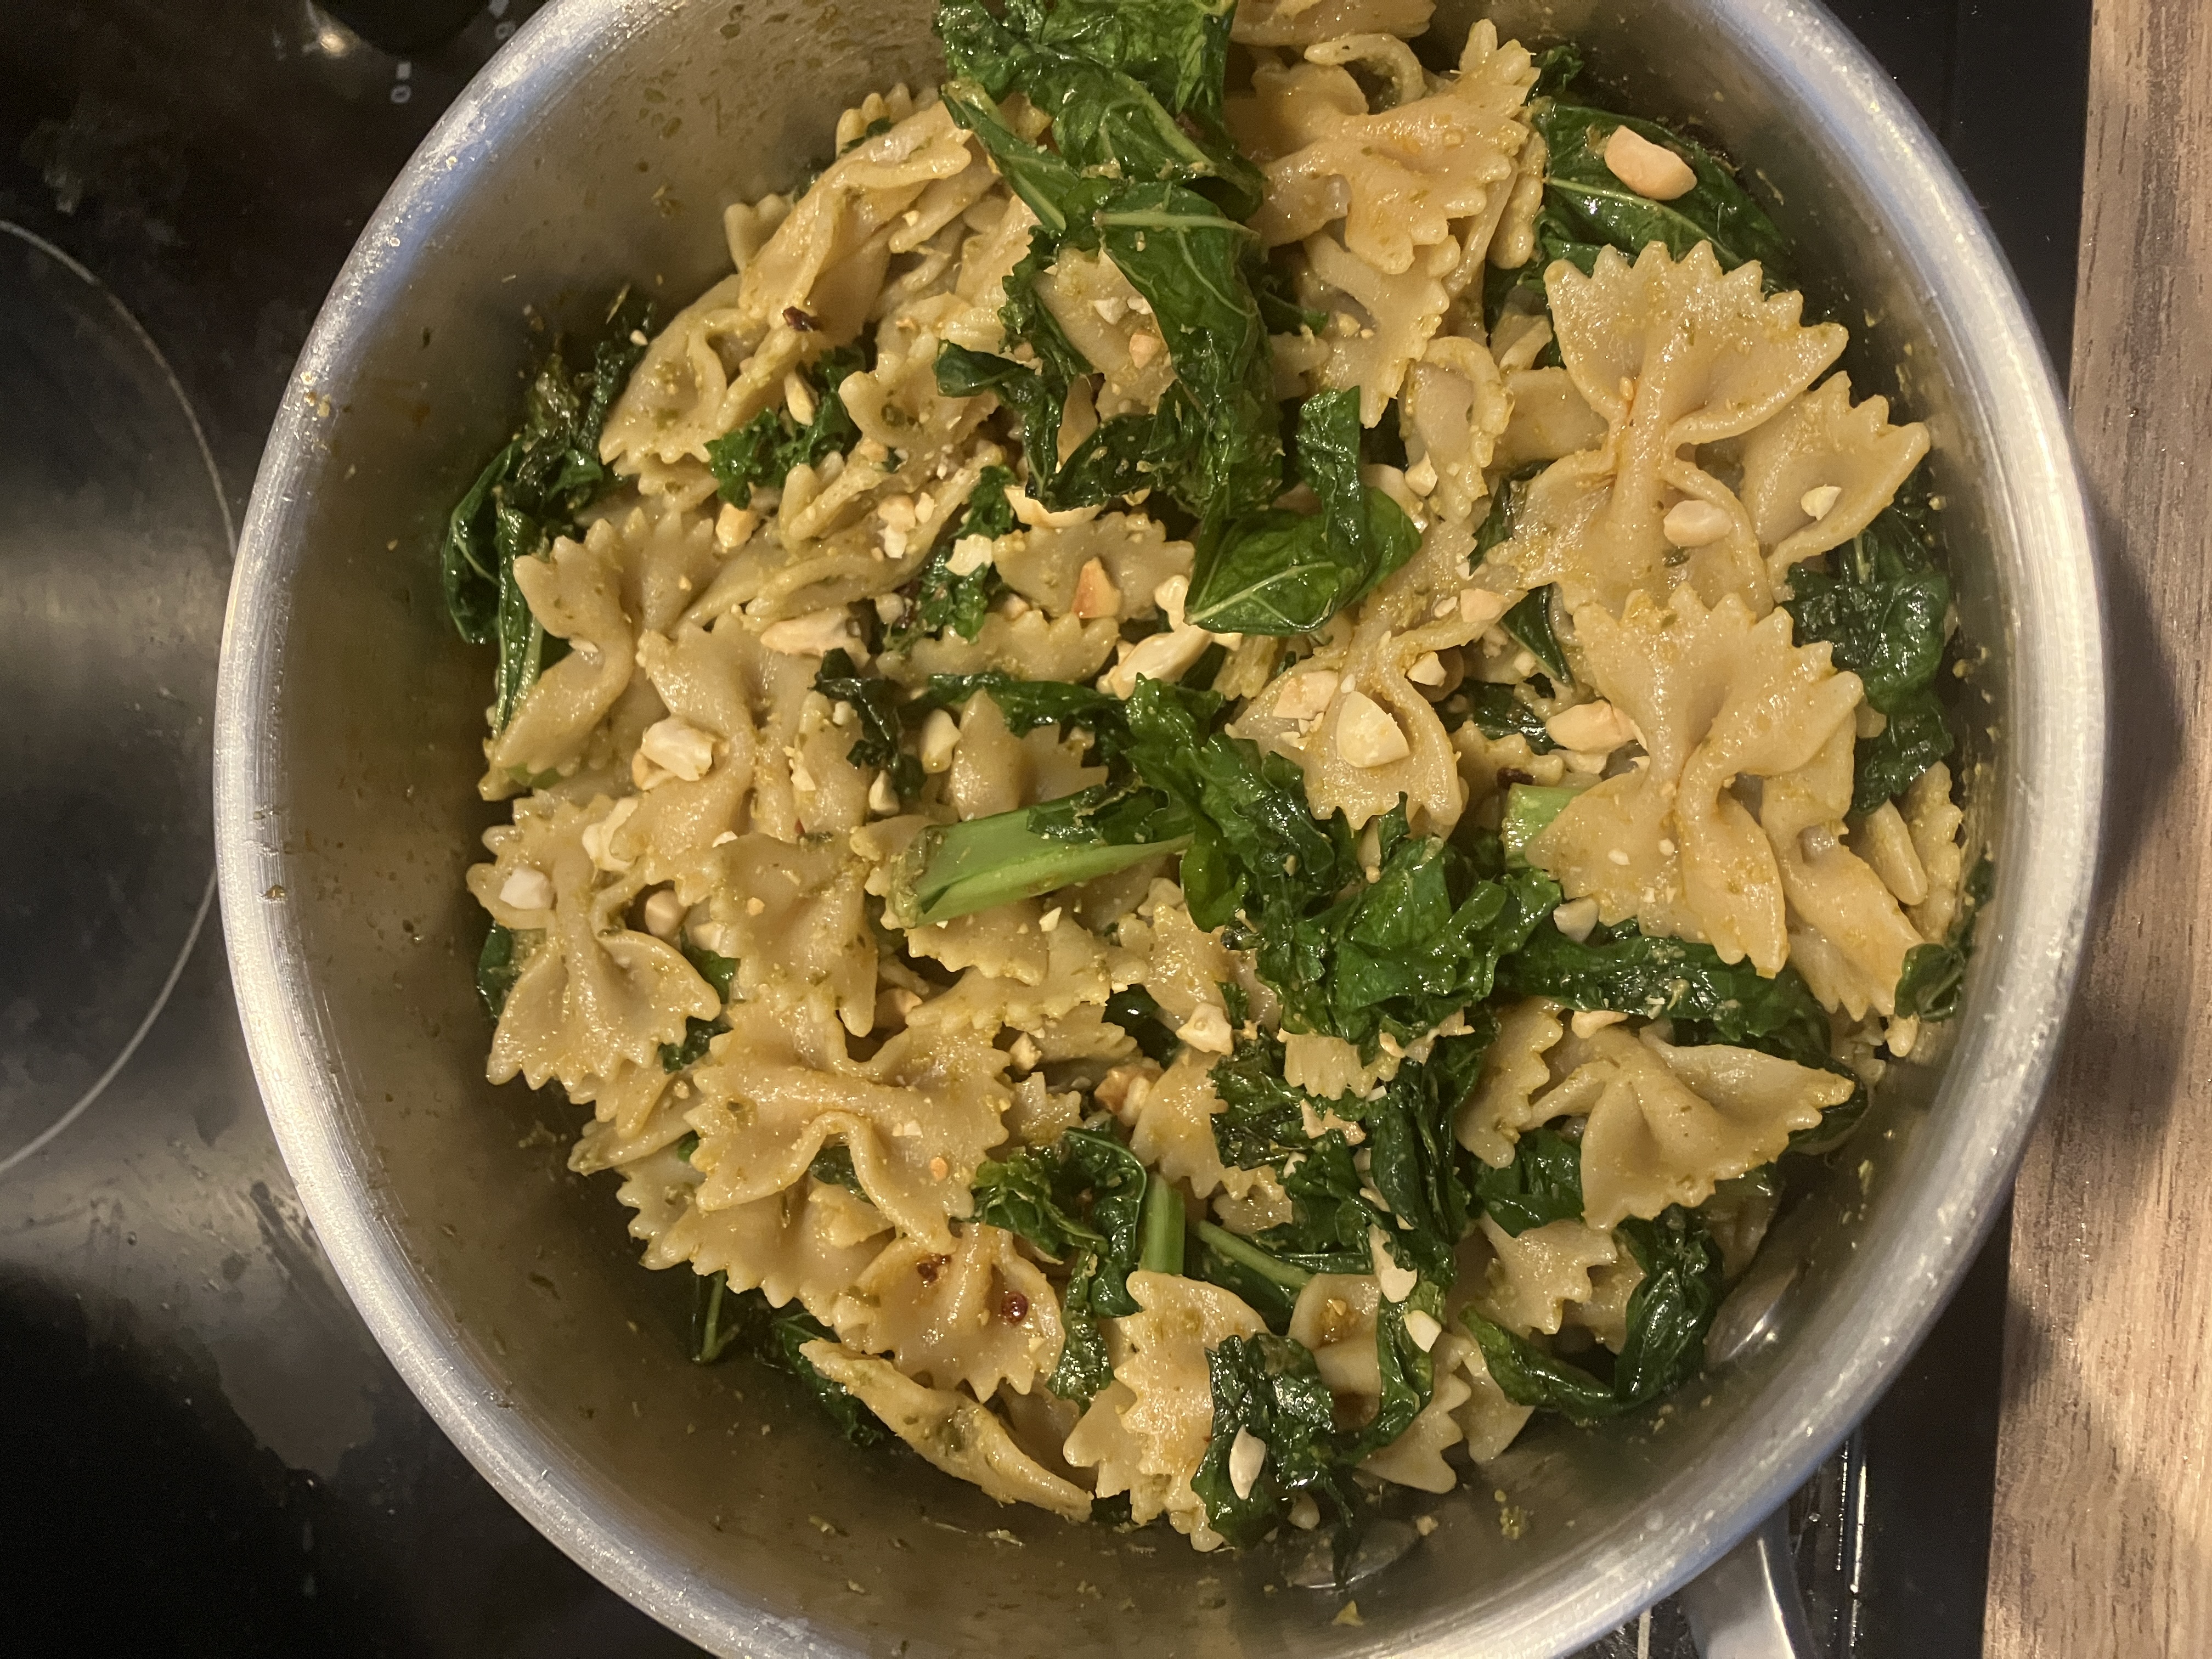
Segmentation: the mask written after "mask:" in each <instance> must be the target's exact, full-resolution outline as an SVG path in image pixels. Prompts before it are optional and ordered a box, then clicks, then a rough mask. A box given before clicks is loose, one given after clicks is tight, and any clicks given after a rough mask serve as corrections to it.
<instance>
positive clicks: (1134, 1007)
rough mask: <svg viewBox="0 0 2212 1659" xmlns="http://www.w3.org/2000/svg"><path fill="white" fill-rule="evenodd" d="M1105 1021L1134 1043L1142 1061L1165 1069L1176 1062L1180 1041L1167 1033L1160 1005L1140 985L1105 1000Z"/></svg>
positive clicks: (1171, 1032)
mask: <svg viewBox="0 0 2212 1659" xmlns="http://www.w3.org/2000/svg"><path fill="white" fill-rule="evenodd" d="M1105 1017H1106V1018H1107V1019H1109V1020H1110V1021H1111V1022H1112V1023H1113V1024H1116V1025H1118V1026H1120V1027H1121V1029H1122V1030H1124V1031H1127V1033H1128V1034H1129V1035H1130V1036H1132V1037H1133V1038H1134V1039H1135V1040H1136V1044H1137V1047H1138V1048H1140V1049H1142V1050H1143V1051H1144V1054H1145V1057H1146V1059H1147V1060H1152V1061H1153V1062H1154V1063H1155V1064H1157V1065H1160V1066H1165V1065H1167V1064H1168V1063H1169V1062H1170V1060H1173V1059H1174V1058H1175V1051H1176V1048H1178V1047H1180V1046H1181V1043H1182V1039H1180V1038H1179V1037H1177V1036H1176V1034H1175V1033H1174V1032H1173V1031H1172V1030H1169V1029H1168V1023H1167V1021H1166V1020H1165V1019H1164V1018H1162V1015H1161V1010H1160V1005H1159V1003H1158V1001H1157V1000H1155V999H1154V998H1153V996H1152V993H1151V992H1150V991H1147V990H1146V988H1145V987H1143V986H1141V985H1130V986H1125V987H1123V988H1121V990H1119V991H1116V992H1115V993H1114V994H1113V995H1112V996H1110V997H1108V998H1107V999H1106V1013H1105Z"/></svg>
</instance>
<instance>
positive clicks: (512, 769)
mask: <svg viewBox="0 0 2212 1659" xmlns="http://www.w3.org/2000/svg"><path fill="white" fill-rule="evenodd" d="M514 582H515V586H517V587H519V588H520V590H521V591H522V596H523V598H524V599H527V600H528V601H529V603H530V611H531V615H532V616H533V617H536V618H537V619H538V625H539V626H540V627H542V628H544V630H545V631H546V632H547V633H548V634H550V635H553V636H554V637H555V638H556V639H562V640H566V641H568V644H569V647H570V648H569V651H568V654H567V655H566V656H564V657H562V659H561V660H560V661H558V662H556V663H555V664H554V665H552V666H551V667H550V668H548V669H547V670H545V671H544V673H542V674H540V675H539V676H538V678H537V679H536V680H535V681H533V682H532V684H531V686H530V688H529V690H526V691H525V692H524V693H523V694H522V701H521V702H520V704H519V705H518V706H517V707H516V708H515V711H514V717H513V719H512V720H508V721H507V727H506V729H505V730H504V731H502V732H499V733H498V734H497V735H496V736H495V737H493V738H490V739H489V741H487V742H486V743H485V744H484V760H485V763H486V766H485V770H484V775H483V782H481V783H480V784H479V785H478V786H477V792H478V793H480V794H482V795H483V798H484V799H486V800H501V799H506V798H507V796H510V795H512V794H513V793H516V791H517V790H518V789H520V788H521V787H526V784H527V783H528V781H530V780H532V779H536V778H542V777H550V776H553V775H558V774H559V773H560V772H561V771H562V769H564V768H565V769H569V770H571V771H573V770H574V769H576V767H577V766H578V765H579V764H580V763H581V762H582V761H583V759H584V756H585V750H586V747H587V746H588V745H589V744H590V743H591V740H592V734H593V733H594V732H597V731H598V730H599V722H600V721H601V720H604V719H605V717H606V715H607V713H608V711H609V710H611V709H612V708H614V706H615V702H616V700H617V698H619V697H620V696H622V694H623V691H624V690H626V689H627V688H628V686H629V681H630V675H631V672H632V671H633V670H634V669H635V665H636V660H635V653H636V648H637V641H636V635H635V633H634V632H633V631H632V628H631V623H630V618H629V614H628V613H627V612H626V611H624V609H623V593H622V586H623V549H622V546H621V538H620V536H619V534H618V532H617V531H616V529H615V527H614V526H612V525H611V524H609V523H607V522H606V521H605V520H602V521H600V522H599V523H598V524H595V525H593V526H592V527H591V529H590V530H589V531H587V532H586V533H585V538H584V539H583V540H582V541H580V542H579V541H574V540H572V539H571V538H568V537H566V536H563V537H562V538H560V539H559V540H558V541H556V542H555V543H554V544H553V549H552V551H551V552H550V553H549V554H547V555H546V556H544V558H542V559H535V558H531V559H517V560H516V561H515V562H514Z"/></svg>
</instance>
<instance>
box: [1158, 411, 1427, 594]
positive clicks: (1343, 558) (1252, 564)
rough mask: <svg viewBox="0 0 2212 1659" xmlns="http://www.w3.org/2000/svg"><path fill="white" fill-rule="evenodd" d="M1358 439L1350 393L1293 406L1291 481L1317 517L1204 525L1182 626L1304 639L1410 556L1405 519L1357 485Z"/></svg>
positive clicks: (1415, 536)
mask: <svg viewBox="0 0 2212 1659" xmlns="http://www.w3.org/2000/svg"><path fill="white" fill-rule="evenodd" d="M1359 435H1360V428H1359V392H1358V390H1357V389H1356V388H1348V389H1346V390H1343V391H1339V392H1321V393H1318V394H1317V395H1316V396H1314V397H1311V398H1307V399H1306V400H1305V402H1304V404H1301V405H1300V406H1299V409H1298V440H1297V467H1298V475H1299V477H1302V478H1304V481H1305V482H1306V483H1307V485H1308V486H1309V487H1310V489H1312V490H1313V492H1314V494H1315V495H1318V496H1319V497H1320V498H1321V501H1322V511H1321V512H1319V513H1293V512H1290V511H1288V510H1287V509H1285V508H1279V507H1270V508H1268V509H1267V510H1266V511H1264V512H1261V513H1255V514H1253V515H1252V516H1250V517H1249V518H1244V519H1239V520H1234V521H1233V522H1231V521H1225V520H1215V521H1213V522H1212V523H1211V524H1209V526H1207V530H1206V533H1205V534H1204V535H1202V536H1201V538H1200V547H1199V550H1198V555H1197V558H1196V562H1195V570H1196V574H1195V575H1194V577H1193V579H1192V582H1191V588H1190V596H1189V599H1188V601H1187V602H1186V605H1185V610H1186V613H1187V614H1188V617H1189V618H1190V620H1191V621H1193V622H1194V623H1198V624H1199V625H1200V627H1203V628H1207V629H1212V630H1213V631H1214V632H1215V633H1217V634H1239V633H1241V634H1310V633H1312V632H1313V631H1314V630H1315V629H1317V628H1319V627H1321V625H1322V623H1325V622H1327V621H1328V619H1329V618H1330V617H1333V616H1334V615H1335V614H1336V613H1337V612H1338V611H1341V610H1342V609H1343V608H1344V607H1345V606H1346V605H1351V604H1353V603H1355V602H1356V601H1358V599H1362V598H1363V597H1364V596H1365V595H1366V594H1367V593H1369V592H1371V591H1372V590H1373V589H1374V587H1375V585H1376V583H1377V582H1379V581H1381V580H1383V578H1384V577H1385V576H1387V575H1389V574H1390V573H1391V572H1392V571H1394V570H1395V569H1397V568H1399V567H1400V566H1401V565H1402V564H1404V563H1405V562H1406V561H1407V560H1408V559H1410V558H1411V557H1413V553H1414V550H1416V549H1417V548H1419V545H1420V541H1421V535H1420V532H1419V531H1418V530H1416V529H1415V528H1414V527H1413V520H1411V519H1409V518H1407V516H1406V511H1405V509H1404V508H1403V507H1400V506H1399V505H1398V503H1397V502H1395V501H1392V500H1391V499H1390V498H1389V496H1388V495H1384V494H1383V492H1382V491H1381V490H1379V489H1374V488H1373V487H1371V486H1365V485H1362V484H1361V483H1360V482H1359Z"/></svg>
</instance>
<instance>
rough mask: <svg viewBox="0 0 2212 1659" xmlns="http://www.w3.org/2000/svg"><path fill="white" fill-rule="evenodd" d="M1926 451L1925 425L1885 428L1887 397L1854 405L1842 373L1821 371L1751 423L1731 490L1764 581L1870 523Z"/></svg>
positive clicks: (1777, 578) (1781, 576) (1778, 579)
mask: <svg viewBox="0 0 2212 1659" xmlns="http://www.w3.org/2000/svg"><path fill="white" fill-rule="evenodd" d="M1927 453H1928V428H1926V427H1924V426H1923V425H1922V424H1921V423H1920V422H1917V421H1914V422H1911V424H1910V425H1906V426H1892V425H1891V424H1890V423H1889V400H1888V399H1887V398H1868V399H1867V400H1866V401H1865V402H1864V403H1863V404H1853V403H1852V402H1851V377H1850V375H1848V374H1832V375H1830V376H1829V377H1828V378H1827V379H1826V380H1823V381H1822V382H1821V383H1820V386H1819V388H1818V389H1817V390H1815V391H1813V392H1808V393H1806V395H1805V396H1803V397H1802V398H1798V399H1797V400H1796V402H1795V403H1792V404H1790V405H1789V406H1788V407H1787V408H1785V409H1784V410H1783V411H1782V412H1781V413H1780V414H1779V415H1778V416H1775V417H1774V418H1773V419H1772V420H1771V421H1769V422H1766V423H1765V425H1764V426H1761V427H1759V428H1757V429H1756V430H1755V431H1753V433H1752V434H1751V435H1749V436H1747V438H1746V439H1745V440H1744V441H1743V483H1742V487H1741V495H1742V497H1743V504H1744V507H1745V508H1746V509H1747V511H1748V512H1749V513H1751V522H1752V526H1753V529H1755V530H1756V531H1757V532H1759V545H1760V546H1761V547H1763V548H1765V550H1766V574H1767V577H1768V579H1769V580H1771V581H1772V582H1773V583H1774V584H1775V585H1776V586H1780V585H1781V584H1782V583H1783V582H1784V581H1785V580H1788V578H1789V574H1790V567H1791V566H1792V565H1795V564H1797V563H1799V562H1802V561H1803V560H1806V559H1810V558H1814V557H1816V556H1819V555H1820V554H1822V553H1825V552H1826V551H1827V550H1829V549H1830V548H1832V547H1840V546H1842V545H1843V544H1844V543H1845V542H1847V541H1849V540H1850V538H1852V537H1854V536H1856V535H1857V534H1858V533H1859V532H1861V531H1862V530H1864V529H1865V528H1866V527H1867V526H1869V525H1870V524H1872V523H1873V522H1874V520H1875V514H1876V513H1880V512H1881V510H1882V508H1883V507H1887V506H1888V505H1889V503H1890V499H1891V498H1892V497H1893V496H1894V495H1896V494H1897V489H1898V486H1899V484H1902V483H1904V482H1905V479H1907V478H1908V477H1911V475H1912V469H1913V468H1914V467H1916V466H1917V465H1920V461H1921V458H1922V457H1923V456H1924V455H1926V454H1927ZM1830 492H1833V493H1830ZM1814 507H1819V508H1820V511H1819V512H1818V513H1815V512H1814V511H1813V510H1812V509H1813V508H1814Z"/></svg>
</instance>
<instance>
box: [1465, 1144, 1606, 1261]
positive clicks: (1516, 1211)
mask: <svg viewBox="0 0 2212 1659" xmlns="http://www.w3.org/2000/svg"><path fill="white" fill-rule="evenodd" d="M1472 1167H1473V1168H1474V1197H1475V1201H1476V1202H1477V1203H1478V1204H1480V1206H1482V1208H1483V1209H1484V1210H1486V1211H1487V1212H1489V1214H1490V1218H1491V1219H1492V1220H1493V1221H1495V1222H1496V1223H1497V1224H1498V1225H1499V1226H1501V1227H1503V1228H1504V1230H1505V1231H1507V1232H1508V1233H1510V1234H1511V1235H1512V1236H1513V1237H1516V1238H1518V1237H1520V1236H1521V1235H1522V1233H1525V1232H1527V1231H1528V1229H1529V1228H1531V1227H1541V1226H1544V1225H1547V1224H1548V1223H1550V1222H1553V1221H1580V1220H1581V1219H1582V1218H1583V1149H1582V1145H1581V1143H1580V1142H1578V1141H1573V1140H1569V1139H1567V1138H1566V1137H1565V1135H1563V1134H1560V1133H1558V1132H1557V1131H1555V1130H1552V1129H1530V1130H1528V1131H1526V1132H1525V1133H1523V1134H1522V1137H1521V1139H1520V1143H1519V1144H1518V1145H1517V1146H1515V1147H1514V1149H1513V1161H1512V1162H1511V1163H1510V1164H1507V1165H1506V1166H1505V1167H1504V1169H1502V1170H1498V1169H1493V1168H1492V1167H1491V1166H1490V1165H1489V1164H1485V1163H1483V1162H1482V1161H1481V1160H1480V1159H1479V1158H1478V1159H1476V1160H1475V1161H1474V1164H1473V1166H1472Z"/></svg>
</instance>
